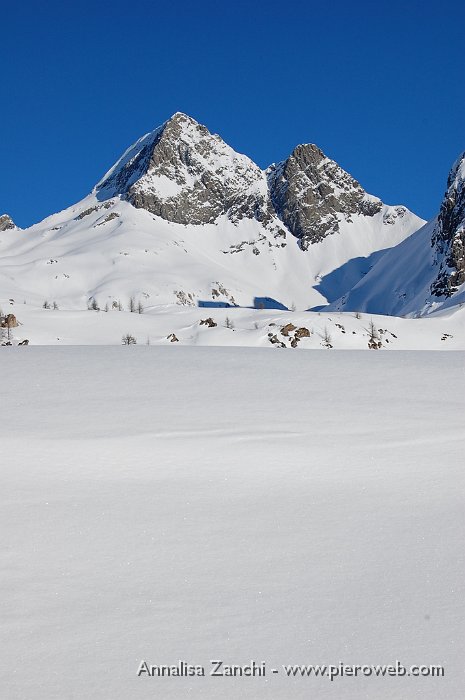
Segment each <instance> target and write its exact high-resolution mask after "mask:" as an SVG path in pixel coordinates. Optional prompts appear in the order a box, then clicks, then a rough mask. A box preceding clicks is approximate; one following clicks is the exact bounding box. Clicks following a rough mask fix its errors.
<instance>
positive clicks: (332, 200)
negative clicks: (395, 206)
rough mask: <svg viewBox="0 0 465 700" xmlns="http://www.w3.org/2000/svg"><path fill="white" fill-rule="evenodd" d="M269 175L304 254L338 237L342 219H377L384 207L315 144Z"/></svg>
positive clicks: (274, 167)
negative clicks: (323, 241) (325, 239)
mask: <svg viewBox="0 0 465 700" xmlns="http://www.w3.org/2000/svg"><path fill="white" fill-rule="evenodd" d="M267 174H268V183H269V188H270V192H271V199H272V202H273V205H274V207H275V210H276V212H277V213H278V215H279V217H280V219H281V220H282V221H283V223H284V224H285V225H286V226H287V228H288V229H289V230H290V231H291V233H293V234H294V236H297V237H298V238H300V241H301V246H302V248H303V249H304V250H306V249H307V248H308V246H309V245H310V244H311V243H318V242H319V241H321V240H323V238H325V237H326V236H328V235H330V234H332V233H336V232H337V231H338V230H339V221H340V218H341V217H345V218H346V219H347V220H350V216H351V215H353V214H363V215H365V216H373V215H374V214H376V213H378V212H379V211H381V208H382V206H383V205H382V202H381V201H380V200H379V199H376V198H375V197H372V196H370V195H367V193H366V192H365V190H364V189H363V188H362V187H361V185H360V184H359V183H358V182H357V181H356V180H354V178H353V177H351V175H349V174H348V173H346V172H345V171H344V170H343V169H342V168H340V167H339V165H337V163H335V162H334V161H333V160H330V159H329V158H327V157H326V156H325V154H324V153H323V152H322V151H321V150H320V149H319V148H318V147H317V146H315V145H314V144H304V145H302V146H297V148H295V149H294V150H293V152H292V153H291V155H290V156H289V158H288V159H287V160H285V161H283V162H282V163H278V164H277V165H272V166H270V168H268V171H267ZM399 209H402V207H399ZM386 223H390V222H386Z"/></svg>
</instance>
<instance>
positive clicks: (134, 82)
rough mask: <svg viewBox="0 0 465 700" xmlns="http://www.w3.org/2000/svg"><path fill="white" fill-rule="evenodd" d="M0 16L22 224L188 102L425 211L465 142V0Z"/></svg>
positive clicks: (248, 134) (92, 9)
mask: <svg viewBox="0 0 465 700" xmlns="http://www.w3.org/2000/svg"><path fill="white" fill-rule="evenodd" d="M1 17H2V40H1V54H2V60H1V61H0V86H1V95H2V99H1V108H0V126H1V134H2V138H1V164H2V178H1V182H2V187H1V200H0V213H2V212H3V211H5V212H8V213H10V214H11V215H12V216H13V218H14V219H15V221H16V222H17V223H18V225H20V226H27V225H30V224H32V223H34V222H36V221H39V220H40V219H42V218H43V217H45V216H47V215H48V214H51V213H53V212H55V211H58V210H60V209H62V208H64V207H66V206H69V205H70V204H72V203H73V202H75V201H77V200H78V199H80V198H81V197H83V196H84V195H86V194H87V193H88V192H89V191H90V189H91V188H92V186H93V185H94V183H95V182H96V181H97V180H98V179H99V178H100V177H101V175H102V174H103V173H104V172H105V171H106V170H107V169H108V168H109V167H110V165H111V164H112V163H113V162H114V161H115V160H116V159H117V157H119V155H120V154H121V152H122V151H123V150H124V149H125V148H126V147H127V146H128V145H129V144H131V143H132V142H133V141H135V140H136V139H137V138H138V137H139V136H141V135H142V134H143V133H145V132H147V131H150V130H151V129H152V128H154V127H155V126H157V125H158V124H160V123H161V122H163V121H165V120H166V119H167V118H168V117H169V116H170V115H171V114H172V113H174V112H176V111H183V112H186V113H188V114H191V115H192V116H193V117H195V118H196V119H197V120H198V121H200V122H202V123H204V124H206V125H207V126H208V128H209V129H210V130H211V131H214V132H217V133H220V134H221V136H222V137H223V138H224V139H225V141H227V142H228V143H229V144H230V145H231V146H233V147H234V148H235V149H236V150H238V151H241V152H243V153H247V155H249V156H250V157H251V158H253V159H254V160H255V161H256V162H257V163H258V164H259V165H260V166H263V167H264V166H266V165H268V164H269V163H271V162H273V161H278V160H281V159H283V158H285V157H286V156H287V155H288V154H289V153H290V151H291V150H292V148H293V147H294V146H295V145H296V144H298V143H305V142H313V143H316V144H318V145H319V146H320V148H322V149H323V150H324V151H325V152H326V153H327V155H329V156H330V157H332V158H334V159H335V160H336V161H338V162H339V163H340V164H341V165H342V166H343V167H344V168H345V169H346V170H348V171H349V172H350V173H351V174H352V175H353V176H354V177H356V178H357V179H358V180H359V181H360V182H361V183H362V185H363V186H364V187H365V188H366V189H367V190H368V191H369V192H371V193H373V194H376V195H378V196H379V197H381V198H382V199H383V200H384V201H385V202H387V203H388V204H400V203H403V204H406V205H407V206H409V207H410V208H411V209H413V210H414V211H415V212H416V213H418V214H419V215H421V216H423V217H425V218H428V217H431V216H433V215H434V214H435V213H436V211H437V209H438V206H439V204H440V201H441V198H442V195H443V193H444V189H445V182H446V177H447V173H448V171H449V168H450V166H451V165H452V162H453V161H454V160H455V158H456V157H457V156H458V155H459V153H460V152H461V151H463V150H464V149H465V130H464V114H465V90H464V81H463V65H464V57H463V46H464V43H463V31H464V27H465V4H464V3H463V1H462V0H461V1H460V2H458V1H456V0H452V2H449V3H447V5H445V4H444V3H439V2H431V1H430V2H428V0H426V1H425V0H423V2H419V1H417V0H413V1H410V2H409V3H404V2H399V1H398V0H393V1H391V2H384V1H382V2H366V1H364V0H362V1H361V2H355V3H348V2H343V1H342V0H334V1H333V2H331V0H325V2H322V1H321V0H320V1H319V2H313V0H309V1H307V2H301V1H300V0H294V2H292V3H289V2H274V0H270V1H269V2H266V3H265V2H256V3H250V2H244V1H243V0H237V1H236V2H234V3H230V2H228V3H226V2H221V0H216V2H214V1H210V0H207V1H203V0H199V1H198V2H185V1H184V0H181V1H179V2H176V3H167V2H163V3H161V2H157V1H156V0H155V1H154V2H150V1H148V0H132V2H128V1H127V0H124V2H122V1H121V0H113V2H111V3H108V4H106V3H96V2H80V1H79V0H77V1H76V2H73V3H69V4H68V3H63V2H56V0H50V1H49V2H47V3H42V2H34V1H29V2H22V3H21V2H18V4H16V5H15V4H14V3H6V2H3V3H2V13H1Z"/></svg>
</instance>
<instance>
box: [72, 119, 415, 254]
mask: <svg viewBox="0 0 465 700" xmlns="http://www.w3.org/2000/svg"><path fill="white" fill-rule="evenodd" d="M94 192H95V194H96V196H97V197H98V199H100V200H102V201H103V202H104V204H102V205H100V206H105V203H106V202H108V200H110V199H111V198H113V197H122V198H124V199H126V200H127V201H129V202H130V203H131V204H132V205H133V206H135V207H137V208H140V209H145V210H146V211H149V212H151V213H152V214H154V215H156V216H159V217H161V218H162V219H165V220H166V221H170V222H173V223H178V224H185V225H189V224H194V225H202V224H214V223H215V222H216V221H217V220H218V219H219V218H220V217H226V218H227V219H228V220H229V221H231V222H233V223H238V222H239V221H241V220H243V219H249V220H256V221H258V222H260V223H261V224H262V226H263V228H265V229H266V230H267V232H269V233H271V235H272V238H274V239H275V241H277V243H276V244H275V243H274V242H273V240H271V245H272V246H274V245H276V246H281V247H284V246H285V245H286V242H285V238H286V233H287V231H290V232H291V233H292V234H293V235H294V236H296V237H297V238H298V239H299V242H300V246H301V248H302V249H303V250H306V249H307V248H308V247H309V245H310V244H312V243H319V242H320V241H322V240H323V239H324V238H326V236H329V235H331V234H334V233H337V232H338V231H339V230H340V224H341V222H342V221H344V220H345V221H347V222H352V221H353V219H352V218H351V217H353V216H365V217H373V216H375V215H376V214H378V213H380V212H382V223H383V224H385V225H386V226H387V225H393V224H396V223H397V220H398V219H399V218H402V217H403V216H404V215H405V214H407V213H408V212H407V210H406V209H405V207H386V206H385V205H383V203H382V202H381V201H380V200H379V199H377V198H376V197H373V196H371V195H369V194H367V193H366V192H365V190H364V189H363V188H362V187H361V185H360V184H359V183H358V182H357V181H356V180H354V178H353V177H351V176H350V175H349V174H348V173H347V172H345V171H344V170H343V169H342V168H340V167H339V165H337V163H335V162H334V161H333V160H330V159H329V158H327V157H326V156H325V155H324V153H323V152H322V151H321V150H320V149H319V148H318V147H317V146H315V145H313V144H306V145H301V146H297V147H296V148H295V149H294V151H293V152H292V153H291V155H290V156H289V158H288V159H287V160H285V161H283V162H282V163H278V164H276V165H272V166H270V167H269V168H268V169H267V170H266V171H263V170H261V169H260V168H259V167H258V166H257V165H256V164H255V163H254V162H253V161H252V160H250V158H247V157H246V156H244V155H241V154H239V153H236V152H235V151H234V150H233V149H232V148H230V147H229V146H228V145H227V144H226V143H225V142H224V141H223V140H222V139H221V138H220V137H219V136H218V135H216V134H211V133H210V132H209V130H208V129H207V128H206V127H205V126H202V125H201V124H198V123H197V122H196V121H195V120H194V119H192V118H191V117H189V116H187V115H185V114H182V113H180V112H178V113H176V114H174V115H173V116H172V117H171V119H169V120H168V121H167V122H165V124H163V125H162V126H161V127H159V128H158V129H155V130H154V131H152V132H151V133H149V134H146V135H145V136H144V137H142V138H141V139H139V141H137V143H135V144H134V145H133V146H132V147H131V148H129V149H128V150H127V151H126V153H125V154H124V155H123V156H122V157H121V158H120V160H119V161H118V162H117V163H116V164H115V165H114V166H113V168H111V170H110V171H109V172H108V173H107V174H106V175H105V176H104V177H103V179H102V180H101V181H100V182H99V183H98V185H97V186H96V188H95V190H94ZM85 214H87V212H84V213H82V214H80V215H79V216H83V215H85ZM255 243H257V241H255V240H253V241H252V240H245V241H243V242H242V243H239V244H236V245H234V246H231V247H230V249H229V250H225V251H223V252H225V253H227V252H228V253H238V252H242V250H244V246H248V245H252V246H254V247H253V248H252V252H253V253H254V254H255V255H260V252H261V250H260V248H259V247H257V246H256V245H255Z"/></svg>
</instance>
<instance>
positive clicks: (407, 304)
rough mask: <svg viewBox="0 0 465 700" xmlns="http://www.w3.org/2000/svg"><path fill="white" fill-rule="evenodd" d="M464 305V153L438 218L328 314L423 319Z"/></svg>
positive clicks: (395, 250) (391, 252) (385, 259)
mask: <svg viewBox="0 0 465 700" xmlns="http://www.w3.org/2000/svg"><path fill="white" fill-rule="evenodd" d="M464 301H465V153H464V154H462V156H461V157H460V158H459V159H458V160H457V161H456V163H455V164H454V165H453V167H452V169H451V172H450V174H449V177H448V180H447V189H446V193H445V195H444V199H443V202H442V204H441V208H440V211H439V215H438V216H437V217H436V218H435V219H433V220H432V221H430V222H428V223H427V224H426V225H425V226H423V227H422V228H421V229H419V230H418V231H416V232H415V233H414V234H413V235H412V236H410V237H409V238H407V239H406V240H404V241H403V242H402V243H400V244H399V245H398V246H395V247H393V248H391V249H390V250H388V251H387V252H385V253H384V254H383V255H382V257H381V259H380V260H379V262H377V263H376V264H375V265H374V266H373V268H372V269H371V270H370V272H369V273H368V274H367V275H366V276H365V277H363V279H362V280H361V281H359V282H358V283H357V284H356V285H355V286H354V288H353V289H352V290H351V291H350V292H349V293H347V294H345V295H344V296H343V297H342V298H341V299H339V300H337V301H336V302H335V303H334V304H333V305H332V306H331V307H330V308H334V309H338V310H343V311H367V312H369V313H376V314H389V315H399V316H400V315H424V314H429V313H432V312H434V311H437V310H438V309H441V308H444V309H446V308H450V307H453V306H456V305H458V304H461V303H463V302H464Z"/></svg>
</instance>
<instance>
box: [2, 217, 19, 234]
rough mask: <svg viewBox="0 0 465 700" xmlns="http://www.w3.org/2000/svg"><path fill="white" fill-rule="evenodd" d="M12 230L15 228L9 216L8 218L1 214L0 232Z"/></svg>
mask: <svg viewBox="0 0 465 700" xmlns="http://www.w3.org/2000/svg"><path fill="white" fill-rule="evenodd" d="M13 228H17V226H16V224H15V222H14V221H13V219H12V218H11V216H8V214H2V215H1V216H0V231H9V230H10V229H13Z"/></svg>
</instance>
